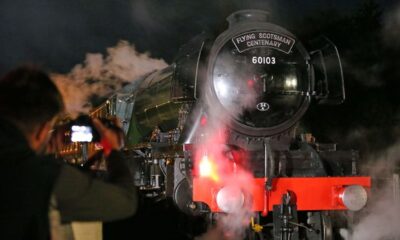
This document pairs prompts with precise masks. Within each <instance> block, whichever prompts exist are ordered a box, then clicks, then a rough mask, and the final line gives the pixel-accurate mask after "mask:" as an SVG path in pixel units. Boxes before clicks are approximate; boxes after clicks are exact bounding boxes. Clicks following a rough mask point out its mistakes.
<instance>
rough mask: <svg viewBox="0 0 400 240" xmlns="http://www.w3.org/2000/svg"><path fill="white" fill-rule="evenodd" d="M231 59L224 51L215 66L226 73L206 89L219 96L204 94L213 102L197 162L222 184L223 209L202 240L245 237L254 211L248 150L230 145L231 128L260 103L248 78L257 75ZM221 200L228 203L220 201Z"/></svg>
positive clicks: (206, 110) (198, 145)
mask: <svg viewBox="0 0 400 240" xmlns="http://www.w3.org/2000/svg"><path fill="white" fill-rule="evenodd" d="M231 61H232V59H231V58H230V57H226V58H225V57H224V55H223V54H221V55H220V59H219V60H217V61H216V64H215V65H216V66H215V68H219V69H223V70H224V74H221V76H215V77H214V79H213V81H214V82H212V83H208V84H205V86H204V88H205V89H204V91H203V93H206V95H207V93H209V90H210V89H215V92H216V94H217V96H218V100H217V99H214V100H211V98H213V97H210V96H204V99H207V100H206V101H208V102H209V105H207V107H206V109H205V112H206V116H207V122H205V121H204V122H203V124H202V125H203V126H202V127H201V128H200V132H202V134H201V136H200V137H199V138H198V139H199V140H198V144H197V146H196V149H197V152H196V156H195V159H196V160H195V161H196V163H195V164H196V165H197V166H198V169H199V170H200V176H202V175H207V176H209V177H210V178H211V179H212V180H213V181H214V182H215V183H216V184H217V185H218V186H220V187H221V188H220V190H219V191H218V193H217V194H216V199H217V204H218V207H219V208H220V210H221V213H219V214H218V215H217V216H216V219H215V220H216V224H215V225H214V226H212V227H211V228H210V230H209V231H208V232H207V233H205V234H204V235H203V236H201V237H200V238H199V239H202V240H211V239H224V240H241V239H244V238H245V230H246V229H247V228H248V227H249V225H250V221H251V218H252V217H253V214H254V213H253V211H252V209H251V207H252V203H251V200H250V197H249V195H250V194H251V192H252V191H253V187H254V186H253V175H252V172H250V171H248V169H247V167H248V154H247V153H246V151H244V150H242V149H238V148H236V147H233V146H231V145H229V143H228V141H229V140H228V139H229V131H227V129H228V128H229V126H230V124H231V121H234V119H237V118H238V117H239V116H240V114H242V113H243V111H244V110H245V109H248V108H250V107H251V106H255V105H256V104H255V103H256V99H257V94H256V91H255V90H254V89H253V88H251V86H250V87H249V86H247V79H249V77H250V78H251V77H254V76H242V75H243V73H242V71H238V69H233V68H232V66H234V64H232V63H231ZM250 72H251V71H250ZM252 81H253V79H252ZM217 101H218V102H220V103H221V104H219V103H218V102H217ZM222 192H223V194H222ZM220 193H221V195H220ZM220 196H221V198H219V197H220ZM218 199H219V200H220V202H219V200H218ZM225 199H226V201H225ZM221 202H224V203H222V204H221V205H219V203H221ZM221 206H222V207H221Z"/></svg>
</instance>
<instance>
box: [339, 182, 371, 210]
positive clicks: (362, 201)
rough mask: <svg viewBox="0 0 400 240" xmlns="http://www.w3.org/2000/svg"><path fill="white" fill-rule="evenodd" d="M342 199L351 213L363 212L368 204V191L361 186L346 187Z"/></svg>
mask: <svg viewBox="0 0 400 240" xmlns="http://www.w3.org/2000/svg"><path fill="white" fill-rule="evenodd" d="M340 198H341V200H342V202H343V204H344V205H345V206H346V207H347V208H348V209H349V210H351V211H358V210H361V209H362V208H363V207H364V206H365V205H366V204H367V198H368V197H367V191H366V190H365V188H363V187H362V186H360V185H351V186H348V187H345V189H344V190H343V192H342V194H340Z"/></svg>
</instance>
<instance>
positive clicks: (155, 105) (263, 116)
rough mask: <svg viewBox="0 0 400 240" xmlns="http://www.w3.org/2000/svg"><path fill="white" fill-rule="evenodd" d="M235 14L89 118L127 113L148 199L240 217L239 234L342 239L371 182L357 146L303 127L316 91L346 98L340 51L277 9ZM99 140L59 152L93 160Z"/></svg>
mask: <svg viewBox="0 0 400 240" xmlns="http://www.w3.org/2000/svg"><path fill="white" fill-rule="evenodd" d="M227 20H228V22H229V28H228V29H227V30H226V31H224V32H223V33H221V34H220V35H218V36H217V37H214V36H212V35H210V34H206V33H202V34H200V35H198V36H197V37H195V38H194V39H192V40H191V41H190V42H189V43H187V44H186V45H184V46H183V47H181V49H180V51H179V53H178V55H177V57H176V59H175V61H174V63H173V64H171V65H170V66H168V67H166V68H165V69H162V70H159V71H155V72H152V73H150V74H147V75H146V76H143V77H142V78H140V79H138V80H136V81H133V82H132V83H131V84H129V85H127V86H125V87H124V88H123V89H121V90H119V91H118V92H117V93H115V94H114V95H113V96H111V97H110V98H109V99H108V100H107V101H106V102H105V103H104V104H102V105H101V106H99V107H98V108H96V109H95V110H93V111H92V113H91V116H94V117H111V116H117V117H118V118H119V119H121V121H122V127H123V129H124V131H125V133H126V136H127V144H126V148H125V151H126V153H127V155H129V159H130V162H131V163H132V164H133V165H134V166H133V167H132V172H133V173H134V182H135V184H136V186H138V187H139V188H140V190H141V192H142V193H143V194H144V195H145V196H147V197H149V198H172V199H173V201H174V202H175V204H176V205H177V206H178V207H179V209H180V210H182V211H183V212H185V213H188V214H196V215H203V216H205V217H207V218H208V219H210V222H211V223H212V222H214V221H216V219H220V218H219V217H220V216H236V217H235V218H237V217H239V218H242V219H241V221H240V224H241V226H244V229H245V230H244V231H243V233H238V232H233V233H232V232H231V235H235V234H242V235H241V237H242V238H246V239H275V240H278V239H285V240H296V239H308V240H328V239H338V238H337V237H338V236H337V229H338V228H339V227H345V226H344V225H343V223H342V222H343V221H338V220H337V218H338V217H341V216H342V215H346V214H347V213H348V212H349V210H350V211H358V210H360V209H362V208H363V207H364V206H365V204H366V202H367V196H368V192H369V189H370V187H371V180H370V178H369V177H364V176H359V175H358V170H357V160H358V154H357V151H354V150H346V151H344V150H337V149H336V145H335V144H332V143H329V144H322V143H318V142H317V141H316V140H315V138H313V137H312V135H310V134H306V133H298V129H299V127H298V126H299V120H300V119H301V117H302V116H303V115H304V113H305V112H306V110H307V108H308V107H309V105H310V103H311V101H312V100H314V101H315V102H317V103H319V104H340V103H341V102H343V101H344V98H345V93H344V84H343V74H342V68H341V62H340V57H339V54H338V51H337V48H336V47H335V45H334V44H333V43H332V42H331V41H330V40H329V39H327V38H319V39H318V40H316V41H314V42H313V43H312V44H310V47H309V48H310V49H309V50H307V49H306V48H305V47H304V45H303V44H302V43H301V42H300V41H299V40H298V39H297V38H296V36H295V35H293V34H292V33H290V32H289V31H287V30H286V29H284V28H282V27H280V26H278V25H276V24H273V23H271V22H269V14H268V12H264V11H260V10H241V11H238V12H235V13H233V14H231V15H230V16H229V17H228V18H227ZM96 149H98V146H96V144H73V145H68V146H66V147H65V148H64V149H63V151H61V153H60V155H61V156H63V157H64V158H66V159H68V158H76V159H77V161H78V162H82V161H83V162H85V161H86V160H87V154H88V153H90V152H93V151H96ZM82 153H83V154H82ZM239 213H245V214H239ZM339 222H340V223H339ZM228 235H229V234H228Z"/></svg>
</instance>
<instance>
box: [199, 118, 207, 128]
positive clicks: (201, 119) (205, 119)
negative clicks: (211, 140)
mask: <svg viewBox="0 0 400 240" xmlns="http://www.w3.org/2000/svg"><path fill="white" fill-rule="evenodd" d="M206 124H207V117H206V116H202V117H201V118H200V125H201V126H205V125H206Z"/></svg>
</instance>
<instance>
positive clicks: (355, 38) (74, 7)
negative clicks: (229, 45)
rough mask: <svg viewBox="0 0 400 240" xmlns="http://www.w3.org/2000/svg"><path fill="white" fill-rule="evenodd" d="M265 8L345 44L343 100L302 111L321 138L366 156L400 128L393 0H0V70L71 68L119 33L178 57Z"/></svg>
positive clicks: (277, 18) (160, 54)
mask: <svg viewBox="0 0 400 240" xmlns="http://www.w3.org/2000/svg"><path fill="white" fill-rule="evenodd" d="M245 8H256V9H263V10H268V11H270V13H271V21H272V22H275V23H278V24H279V25H282V26H283V27H285V28H287V29H288V30H289V31H291V32H293V33H294V34H296V35H297V36H299V38H300V39H301V40H303V41H304V42H305V43H306V42H307V41H308V40H311V39H312V38H314V37H316V36H318V35H320V34H324V35H326V36H327V37H329V38H330V39H331V40H332V41H333V42H334V43H335V44H336V45H337V47H338V49H339V52H340V54H341V57H342V64H343V69H344V76H345V87H346V101H345V103H344V104H342V105H340V106H335V107H327V106H317V105H312V107H311V108H310V109H309V111H308V112H307V114H306V116H305V118H304V119H303V120H304V121H303V123H304V127H305V129H306V130H308V131H310V132H312V133H313V134H314V135H315V136H316V137H317V139H318V140H320V141H325V142H338V143H339V147H340V146H342V147H345V148H357V149H360V150H361V153H362V154H364V155H368V154H370V153H371V152H376V151H381V150H384V149H385V148H387V147H388V146H390V145H391V144H393V143H394V142H396V140H397V136H398V133H399V127H398V125H399V124H398V122H399V118H400V115H399V107H398V106H399V104H398V103H399V100H398V97H397V92H398V90H399V83H398V82H399V81H398V79H399V75H400V70H399V68H398V67H397V63H398V62H399V61H398V59H397V57H398V56H399V54H398V53H399V50H400V41H399V38H398V37H399V35H400V30H398V29H400V5H399V4H396V1H395V0H380V1H378V0H357V1H347V0H335V1H334V0H329V1H328V0H327V1H315V0H303V1H296V0H287V1H278V0H275V1H267V0H250V1H241V0H232V1H227V0H219V1H215V0H201V1H200V0H197V1H180V0H169V1H165V0H132V1H129V0H115V1H110V0H96V1H92V0H74V1H68V0H58V1H53V0H37V1H28V0H2V1H1V2H0V54H1V57H0V74H3V73H5V72H6V71H7V70H9V69H10V68H12V67H14V66H16V65H18V64H21V63H25V62H34V63H37V64H41V65H43V66H45V67H47V68H49V69H51V71H54V72H58V73H67V72H69V71H70V70H71V69H72V67H74V66H75V65H76V64H78V63H82V62H83V61H84V59H85V54H86V53H103V54H104V53H106V49H107V48H108V47H112V46H115V44H116V43H117V42H118V41H119V40H127V41H129V42H130V43H133V44H134V45H135V47H136V48H137V50H138V51H139V52H148V53H150V56H151V57H153V58H162V59H164V60H165V61H166V62H167V63H171V62H172V60H173V58H174V56H175V54H176V53H177V51H178V49H179V47H180V46H181V45H182V44H184V43H186V42H187V41H188V40H190V39H191V38H192V37H194V36H195V35H196V34H199V33H200V32H202V31H214V32H215V31H219V30H224V29H225V28H226V27H227V25H226V21H225V18H226V17H227V16H228V15H229V14H231V13H232V12H233V11H235V10H239V9H245Z"/></svg>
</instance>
